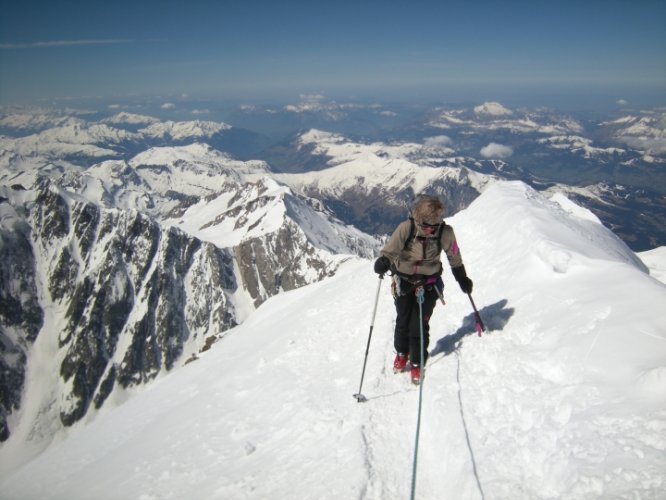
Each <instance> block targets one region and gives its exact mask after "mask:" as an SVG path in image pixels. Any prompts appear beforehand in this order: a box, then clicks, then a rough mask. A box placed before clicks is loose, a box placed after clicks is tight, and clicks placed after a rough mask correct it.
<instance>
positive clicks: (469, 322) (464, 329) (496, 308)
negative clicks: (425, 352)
mask: <svg viewBox="0 0 666 500" xmlns="http://www.w3.org/2000/svg"><path fill="white" fill-rule="evenodd" d="M508 302H509V301H508V300H506V299H503V300H500V301H499V302H496V303H495V304H492V305H489V306H486V307H484V308H483V309H481V310H480V311H479V314H480V315H481V319H482V320H483V323H484V325H485V327H486V333H490V332H493V331H500V330H503V329H504V327H505V326H506V324H507V323H508V322H509V319H510V318H511V316H513V313H514V311H515V310H514V309H513V307H506V305H507V304H508ZM473 333H476V318H475V317H474V313H473V312H472V313H470V314H469V315H468V316H465V318H464V319H463V323H462V326H461V327H460V328H458V331H457V332H455V333H452V334H451V335H447V336H446V337H442V338H441V339H439V340H438V341H437V344H436V345H435V347H434V348H433V349H432V350H431V351H430V356H431V357H432V356H436V355H437V354H442V353H443V354H444V356H448V355H449V354H451V353H453V352H455V351H456V350H457V349H458V348H459V347H460V343H461V341H462V339H463V338H464V337H466V336H467V335H470V334H473Z"/></svg>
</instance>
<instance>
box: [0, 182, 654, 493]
mask: <svg viewBox="0 0 666 500" xmlns="http://www.w3.org/2000/svg"><path fill="white" fill-rule="evenodd" d="M560 203H561V204H560ZM563 207H564V208H563ZM447 222H449V223H450V224H451V225H452V226H453V227H454V228H455V230H456V234H457V237H458V241H459V244H460V246H461V249H462V253H463V257H464V259H465V265H466V268H467V271H468V274H469V275H470V277H471V278H472V279H473V280H474V293H473V297H474V301H475V302H476V304H477V306H478V307H479V310H480V312H481V315H482V318H483V320H484V322H485V324H486V327H487V328H488V332H487V333H486V334H484V335H483V336H482V337H478V336H477V335H476V331H475V325H474V319H473V315H472V309H471V305H470V301H469V299H468V297H467V296H465V295H464V294H463V293H462V292H461V291H460V290H459V288H458V286H457V284H456V283H455V281H454V280H453V278H452V276H451V274H450V271H449V270H448V269H446V270H445V273H444V282H445V284H446V290H445V298H446V301H447V304H446V305H445V306H442V305H441V304H438V306H437V307H436V309H435V312H434V314H433V317H432V320H431V342H430V348H429V350H430V352H431V358H430V361H429V363H428V365H427V372H426V376H425V381H424V385H423V414H422V420H421V434H420V448H419V455H418V470H417V475H416V482H415V491H416V498H419V499H441V498H452V499H454V498H455V499H474V498H479V499H486V500H490V499H526V500H527V499H530V500H533V499H555V498H567V499H598V498H605V499H616V498H617V499H619V498H637V499H639V498H643V499H657V498H665V493H664V492H665V491H666V324H665V323H664V320H663V310H664V306H666V285H664V283H662V282H661V281H659V280H657V279H655V278H654V277H651V276H650V275H649V274H648V268H647V267H646V266H645V265H644V264H643V263H642V262H641V260H639V259H638V257H637V256H636V255H635V254H634V253H632V252H631V251H630V250H629V249H628V248H627V247H626V245H624V243H622V242H621V241H620V240H619V239H618V238H617V237H615V236H614V235H613V234H612V233H611V232H610V231H608V230H607V229H606V228H605V227H603V226H602V225H601V224H599V223H598V221H596V220H594V219H593V218H590V217H588V216H586V213H585V212H583V211H580V210H575V209H574V207H573V204H571V203H567V202H566V201H565V200H563V199H562V198H559V203H556V202H555V201H551V200H549V199H547V198H545V197H544V196H543V195H541V194H539V193H537V192H536V191H533V190H532V189H530V188H529V187H527V186H526V185H524V184H522V183H520V182H499V183H497V184H494V185H492V186H490V187H488V189H487V190H486V191H485V192H484V193H483V194H482V195H481V196H480V197H479V198H478V199H477V200H476V201H475V202H474V203H473V204H472V205H471V206H470V207H469V208H468V209H467V210H465V211H463V212H460V213H459V214H457V215H456V216H454V217H452V218H451V219H449V220H448V221H447ZM662 255H663V254H662ZM662 269H663V267H662ZM378 287H380V288H379V304H378V309H377V317H376V321H375V324H374V331H373V336H372V339H371V344H370V350H369V356H368V363H367V369H366V373H365V380H364V385H363V387H362V393H363V394H364V395H365V396H366V397H367V399H368V401H367V402H365V403H358V402H357V401H356V399H355V398H354V397H353V394H354V393H356V392H358V388H359V381H360V376H361V369H362V365H363V359H364V353H365V348H366V344H367V339H368V333H369V325H370V322H371V312H372V309H373V303H374V299H375V294H376V291H377V290H378ZM389 288H390V287H389V279H388V278H386V279H384V280H381V281H380V280H378V278H377V275H375V274H374V273H373V271H372V262H371V261H370V260H360V259H359V260H355V261H350V262H349V263H347V264H345V265H344V266H343V267H342V268H341V269H340V271H339V272H338V273H337V274H336V276H334V277H332V278H330V279H326V280H324V281H322V282H319V283H317V284H314V285H310V286H307V287H304V288H301V289H298V290H294V291H291V292H287V293H284V294H281V295H278V296H276V297H273V298H271V299H269V300H268V301H267V302H266V303H264V304H263V305H262V306H261V307H260V308H259V309H258V310H257V311H256V312H255V313H254V314H253V315H252V316H251V317H250V318H249V319H248V320H247V321H246V322H244V323H243V324H242V325H240V326H238V327H237V328H235V329H234V330H232V331H230V332H229V333H228V334H227V335H226V336H225V337H224V338H223V339H222V340H220V341H219V342H218V343H217V344H215V345H214V346H213V348H212V349H211V350H209V351H207V352H206V353H205V354H204V355H203V356H202V357H201V358H200V359H199V360H197V361H195V362H193V363H190V364H188V365H186V366H184V367H183V368H181V369H178V370H176V371H174V372H172V373H170V374H168V375H165V376H163V377H162V378H160V379H159V380H158V381H156V382H155V383H154V384H152V385H151V386H149V387H148V388H147V389H145V390H144V391H142V392H140V393H138V394H135V395H132V397H131V398H129V399H128V400H127V401H126V402H124V403H123V404H119V405H118V406H117V407H115V408H112V407H111V406H110V405H107V406H104V407H103V409H102V411H101V412H100V414H99V415H98V417H97V418H96V419H95V420H94V421H93V422H91V423H89V424H87V425H86V424H85V423H80V424H78V425H77V426H75V427H74V428H72V429H69V431H68V433H67V435H62V436H60V438H59V439H57V440H56V441H57V442H56V443H55V444H53V445H52V446H51V447H50V448H49V449H47V450H46V451H45V452H44V453H42V454H41V455H40V456H39V457H37V458H35V459H34V460H32V461H29V462H27V463H21V460H22V457H21V454H20V453H16V450H17V449H21V446H27V444H26V443H12V441H11V440H10V441H9V442H8V443H5V445H4V447H3V448H2V449H0V492H1V494H0V496H1V497H2V498H3V499H8V500H9V499H16V500H18V499H22V500H25V499H38V498H48V499H63V500H64V499H67V500H76V499H90V498H95V499H137V500H150V499H168V498H198V499H225V500H228V499H268V498H271V499H335V500H340V499H348V498H358V499H376V500H386V499H402V498H409V495H410V488H411V485H412V464H413V458H414V457H413V450H414V438H415V429H416V416H417V405H418V396H419V390H418V388H416V387H414V386H412V385H411V384H410V382H409V379H408V375H406V374H398V375H394V374H393V372H392V369H391V364H392V360H393V357H394V352H393V347H392V346H393V342H392V330H393V320H394V311H393V304H392V298H391V294H390V290H389ZM8 445H12V446H8ZM10 449H11V450H12V453H9V450H10Z"/></svg>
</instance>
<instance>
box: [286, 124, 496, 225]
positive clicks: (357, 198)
mask: <svg viewBox="0 0 666 500" xmlns="http://www.w3.org/2000/svg"><path fill="white" fill-rule="evenodd" d="M299 141H300V147H303V148H308V149H309V151H310V152H311V154H313V155H318V156H320V157H323V158H326V163H327V165H328V166H329V167H328V168H326V169H323V170H316V171H311V172H304V173H300V174H276V175H275V178H277V179H278V180H279V181H280V182H283V183H285V184H287V185H289V186H291V187H292V189H294V190H296V191H297V192H300V193H303V194H305V195H307V196H311V197H313V198H317V199H320V200H323V201H325V202H326V203H327V204H328V205H329V206H331V207H333V208H334V210H336V213H337V214H338V216H339V217H340V218H343V219H344V220H345V221H346V222H348V223H353V224H354V225H355V226H356V227H358V228H360V229H362V230H364V231H366V232H369V233H376V234H382V233H388V232H390V231H391V230H392V228H393V227H394V226H395V225H396V223H398V222H399V221H402V220H404V218H405V217H406V216H407V211H408V207H409V206H410V204H411V202H412V201H413V199H414V197H415V196H416V195H417V194H418V193H422V192H430V193H433V194H437V195H440V196H441V197H442V199H443V200H444V202H445V204H446V208H447V210H448V212H449V213H455V212H457V211H458V210H460V209H462V208H464V207H466V206H468V205H469V204H470V203H471V201H472V200H473V199H474V198H476V197H477V196H478V195H479V193H480V192H481V191H482V190H483V189H484V188H485V187H486V186H487V185H488V184H489V183H491V182H493V181H494V180H495V179H494V178H493V177H492V176H488V175H486V174H481V173H478V172H475V171H471V170H468V169H466V168H464V167H460V166H459V165H456V161H455V154H452V153H453V152H452V151H451V150H450V149H448V148H447V147H446V146H445V144H446V142H445V141H444V142H442V141H441V139H440V140H435V139H433V140H431V141H425V142H424V143H423V144H416V143H399V144H384V143H381V142H377V143H369V144H367V143H359V142H355V141H352V140H349V139H347V138H345V137H342V136H340V135H339V134H331V133H327V132H323V131H319V130H310V131H308V132H306V133H304V134H302V135H301V136H300V137H299ZM433 155H435V156H437V158H438V159H439V160H440V162H442V161H443V160H442V158H443V157H447V158H448V159H450V160H451V161H450V165H451V166H441V165H440V166H431V165H430V164H429V161H430V158H431V157H432V156H433Z"/></svg>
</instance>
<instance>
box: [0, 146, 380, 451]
mask: <svg viewBox="0 0 666 500" xmlns="http://www.w3.org/2000/svg"><path fill="white" fill-rule="evenodd" d="M267 174H268V172H267V169H266V166H265V164H263V163H262V162H242V161H238V160H233V159H232V158H230V157H229V156H228V155H225V154H222V153H220V152H218V151H216V150H214V149H212V148H211V147H209V146H207V145H202V144H192V145H190V146H182V147H171V148H151V149H149V150H147V151H145V152H143V153H141V154H139V155H137V156H135V157H133V158H131V159H130V160H129V161H124V160H109V161H104V162H102V163H99V164H95V165H92V166H91V167H89V168H88V169H86V170H83V171H82V170H80V169H75V168H70V169H68V170H66V171H65V172H64V173H60V172H58V175H54V176H53V177H46V176H44V172H43V171H40V172H38V173H37V174H35V172H34V171H33V172H32V174H31V173H30V172H22V177H21V178H22V179H24V180H25V179H29V178H30V177H31V176H32V177H34V179H35V181H34V184H32V185H28V186H27V187H26V186H23V185H21V184H13V185H12V186H2V188H1V189H2V190H1V191H0V208H1V209H2V211H3V219H2V233H1V235H2V246H1V247H0V252H1V253H2V256H3V257H5V258H4V259H3V261H2V262H3V264H2V265H0V268H1V272H0V276H1V277H2V285H3V286H2V294H3V295H2V297H3V301H2V308H0V341H1V343H2V346H3V353H4V355H3V357H2V365H3V375H2V378H0V387H2V390H3V395H4V396H3V398H2V400H1V401H0V439H2V440H6V439H7V438H8V437H9V436H10V434H11V433H13V432H14V430H15V429H18V430H19V431H18V432H19V433H25V434H24V435H30V436H33V440H32V443H33V445H34V446H35V447H37V448H39V446H45V445H46V444H48V442H49V441H50V439H52V438H53V436H54V435H55V434H56V433H57V432H58V430H59V429H61V428H62V427H63V426H65V427H66V426H71V425H72V424H74V423H75V422H77V421H79V420H81V419H83V418H88V419H90V418H93V415H94V414H95V413H96V412H97V411H99V410H100V408H101V407H102V406H103V405H104V404H105V402H106V401H107V400H108V399H109V398H111V399H113V398H118V397H122V394H123V393H125V392H126V391H128V390H130V389H131V388H132V387H135V386H137V385H141V384H144V383H147V382H150V381H151V380H153V379H154V378H155V377H156V376H157V375H158V374H159V373H161V372H163V371H168V370H171V369H173V368H174V367H176V366H181V365H183V364H184V363H185V362H187V361H188V360H190V359H193V358H196V356H197V355H198V353H199V352H200V351H202V350H203V349H206V348H208V347H209V346H210V344H211V343H212V342H214V341H216V340H217V339H218V338H220V337H221V336H222V335H223V334H224V332H225V331H226V330H228V329H229V328H230V327H232V326H234V325H236V324H238V323H240V322H242V321H243V320H244V319H246V317H247V316H248V315H249V314H250V313H251V312H252V311H253V310H254V309H255V308H256V307H258V306H259V305H260V304H261V303H262V302H264V301H265V300H266V299H267V298H269V297H271V296H273V295H275V294H277V293H280V292H283V291H285V290H291V289H294V288H296V287H300V286H303V285H306V284H309V283H312V282H315V281H318V280H320V279H322V278H324V277H326V276H330V275H332V274H334V273H335V271H336V270H337V268H338V267H339V266H340V265H341V264H342V263H343V262H344V261H345V260H347V259H349V258H350V257H351V256H352V255H358V256H364V257H370V256H372V255H374V253H375V251H376V247H377V241H376V240H375V239H373V238H372V237H370V236H368V235H366V234H363V233H361V232H360V231H358V230H357V229H355V228H351V227H348V226H346V225H344V224H342V223H341V222H340V221H338V220H337V219H336V218H335V217H334V216H333V215H332V214H331V213H330V211H328V210H327V209H326V208H325V207H324V206H323V205H322V204H321V202H318V201H317V200H313V199H308V198H306V197H304V196H300V195H296V194H294V193H292V192H291V191H290V190H289V189H288V188H286V187H284V186H280V185H278V184H277V183H276V182H275V181H274V180H272V179H271V178H270V177H266V176H267ZM17 271H20V273H18V272H17ZM34 370H39V371H40V372H44V373H49V374H50V378H51V380H50V382H49V383H48V384H45V383H43V382H42V381H40V382H35V378H34V377H33V376H32V375H31V373H32V372H33V371H34ZM24 400H27V401H30V403H29V404H27V403H24V402H22V401H24ZM17 439H20V438H17Z"/></svg>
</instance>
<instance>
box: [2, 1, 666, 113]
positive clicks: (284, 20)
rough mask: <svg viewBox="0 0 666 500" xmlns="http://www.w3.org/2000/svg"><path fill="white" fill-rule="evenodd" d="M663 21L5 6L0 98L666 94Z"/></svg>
mask: <svg viewBox="0 0 666 500" xmlns="http://www.w3.org/2000/svg"><path fill="white" fill-rule="evenodd" d="M664 19H666V3H664V2H662V1H653V0H638V1H636V0H628V1H625V0H605V1H598V0H577V1H568V0H565V1H558V2H551V1H548V2H547V1H541V0H536V1H535V0H532V1H515V0H514V1H512V0H507V1H501V2H500V1H497V2H490V1H467V2H457V1H455V2H451V1H413V2H407V1H393V0H384V1H375V0H370V1H356V2H351V1H347V0H341V1H326V2H315V1H312V0H309V1H302V0H294V1H284V2H275V1H264V0H242V1H224V0H221V1H210V0H188V1H174V0H161V1H157V0H143V1H138V0H129V1H128V0H118V1H114V2H106V1H98V0H87V1H83V0H78V1H77V0H62V1H58V2H42V1H36V0H23V1H20V2H19V1H17V0H0V104H4V105H7V104H14V103H20V102H31V101H37V100H40V99H53V98H80V97H87V96H92V97H97V96H107V97H108V96H128V95H160V94H173V95H179V94H187V95H212V96H218V97H227V98H230V99H235V98H242V99H256V100H262V99H271V98H280V97H293V96H298V95H301V94H313V93H317V94H325V95H328V96H331V97H336V96H345V97H354V96H356V97H359V98H362V97H385V98H394V99H399V100H410V99H416V100H418V99H420V98H423V99H425V98H444V97H446V95H447V92H448V93H450V94H451V95H453V94H455V93H458V94H459V95H461V96H463V95H467V94H469V95H470V96H471V95H473V93H474V92H475V91H478V90H482V89H488V88H490V89H498V91H499V90H500V89H504V90H509V91H511V92H513V93H515V94H520V93H521V92H528V93H529V92H541V93H546V94H547V93H552V92H568V91H569V90H571V89H587V92H588V93H589V92H592V93H598V92H600V91H602V92H603V91H606V90H608V89H612V92H615V93H616V94H617V92H618V91H621V90H623V89H626V90H627V92H635V93H639V94H640V93H643V94H644V95H649V96H651V98H654V99H656V100H657V101H658V100H660V99H661V100H663V101H666V98H665V94H666V29H665V28H664V22H663V20H664ZM617 98H622V96H620V95H617Z"/></svg>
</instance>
